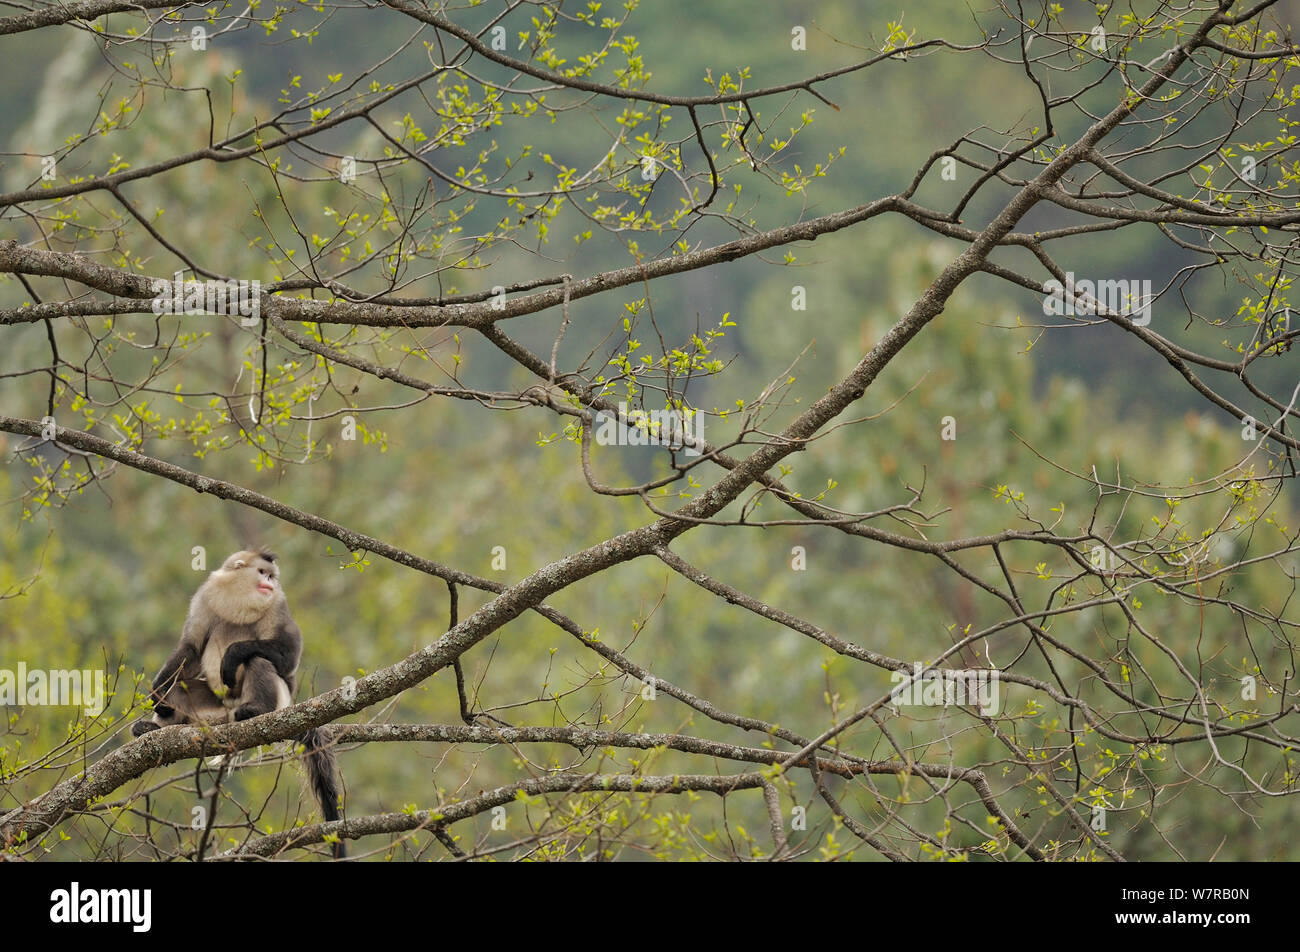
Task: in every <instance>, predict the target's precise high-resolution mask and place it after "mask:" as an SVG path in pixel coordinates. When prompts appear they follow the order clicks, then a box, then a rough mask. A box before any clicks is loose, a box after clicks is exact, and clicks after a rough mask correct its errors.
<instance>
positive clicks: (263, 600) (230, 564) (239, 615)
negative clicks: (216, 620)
mask: <svg viewBox="0 0 1300 952" xmlns="http://www.w3.org/2000/svg"><path fill="white" fill-rule="evenodd" d="M205 588H207V589H208V590H209V593H208V603H209V605H211V607H212V610H213V611H214V612H216V613H217V614H218V615H220V616H221V617H222V618H224V619H226V620H227V621H231V622H234V623H235V624H239V625H247V624H251V623H252V622H255V621H257V619H259V618H261V617H262V616H263V615H264V614H266V612H267V610H268V609H270V608H271V606H272V605H274V604H276V602H278V601H281V600H283V599H284V591H283V590H282V589H281V588H280V567H279V566H278V565H276V564H275V556H274V555H273V554H272V553H270V552H267V551H266V550H262V551H259V552H254V551H252V550H245V551H243V552H236V553H235V554H234V555H232V556H230V557H229V558H227V559H226V561H225V562H223V563H222V564H221V568H219V569H217V570H216V571H215V572H213V573H212V574H211V575H210V576H208V583H207V585H206V586H205Z"/></svg>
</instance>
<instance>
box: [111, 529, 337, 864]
mask: <svg viewBox="0 0 1300 952" xmlns="http://www.w3.org/2000/svg"><path fill="white" fill-rule="evenodd" d="M301 657H302V632H301V631H299V630H298V626H297V624H295V623H294V620H293V617H292V616H291V615H290V614H289V603H288V601H287V600H286V599H285V597H284V590H283V589H282V588H281V586H280V569H279V566H278V565H276V564H275V556H274V555H272V554H271V553H270V552H266V551H258V552H254V551H243V552H236V553H235V554H234V555H232V556H230V558H228V559H226V561H225V562H224V563H223V564H222V566H221V568H219V569H217V570H216V571H215V572H213V573H212V574H211V575H209V576H208V579H207V581H206V582H204V583H203V584H202V585H201V586H199V590H198V591H197V592H195V593H194V597H193V598H192V599H191V600H190V612H189V615H188V616H187V617H186V619H185V627H184V629H183V630H182V631H181V640H180V643H179V644H178V645H177V646H176V650H175V651H173V652H172V653H171V656H170V657H169V658H168V659H167V660H166V662H164V663H163V666H162V670H160V671H159V672H158V676H157V677H156V678H154V680H153V691H152V698H153V702H154V713H153V717H152V718H149V719H148V720H141V721H137V722H136V723H135V724H134V725H133V726H132V728H131V730H132V733H134V734H135V736H137V737H139V736H141V735H142V734H146V733H148V732H149V731H152V730H157V729H158V728H160V727H169V726H171V725H173V724H227V723H230V722H231V721H243V720H247V719H248V718H250V717H257V716H258V715H260V714H267V713H269V712H271V711H277V710H279V709H280V708H282V707H288V706H289V705H290V704H291V703H292V701H293V692H294V689H295V687H297V673H298V662H299V659H301ZM214 685H215V686H216V687H214ZM298 742H299V743H300V744H302V745H303V746H304V747H306V748H307V754H306V763H307V779H308V782H309V783H310V785H311V788H312V793H313V794H314V795H315V797H316V800H317V802H318V803H319V804H320V809H321V815H322V816H323V817H324V818H325V819H326V820H327V821H328V820H337V819H339V818H340V815H341V814H340V812H339V797H340V794H341V789H340V788H341V784H340V780H339V771H338V761H337V758H336V757H335V755H334V749H333V747H332V746H331V744H330V743H329V735H328V734H327V733H326V732H325V731H324V730H322V729H321V728H319V727H315V728H312V729H311V730H309V731H308V732H307V733H305V734H303V735H302V737H300V738H298ZM333 851H334V855H335V856H336V857H341V856H344V855H345V850H344V848H343V843H342V841H341V840H340V842H338V843H336V844H334V846H333Z"/></svg>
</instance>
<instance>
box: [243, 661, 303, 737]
mask: <svg viewBox="0 0 1300 952" xmlns="http://www.w3.org/2000/svg"><path fill="white" fill-rule="evenodd" d="M289 703H290V697H289V688H288V686H287V685H286V684H285V683H284V679H283V678H281V677H280V675H278V674H277V673H276V671H275V665H274V664H272V663H271V662H270V661H267V660H266V659H265V658H260V657H259V658H250V659H249V660H248V663H247V664H246V665H245V666H244V672H243V683H242V684H241V685H240V689H239V706H238V707H237V708H235V720H237V721H246V720H248V719H249V718H250V717H257V716H259V715H261V714H269V713H270V712H271V711H278V710H279V709H280V708H282V707H288V706H289Z"/></svg>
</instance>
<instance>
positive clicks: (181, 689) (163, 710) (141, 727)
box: [131, 678, 230, 737]
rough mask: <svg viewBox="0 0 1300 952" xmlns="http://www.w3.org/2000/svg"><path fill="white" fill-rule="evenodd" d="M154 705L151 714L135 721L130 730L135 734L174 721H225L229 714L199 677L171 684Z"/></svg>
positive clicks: (191, 722) (207, 722) (140, 733)
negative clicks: (163, 695) (163, 696)
mask: <svg viewBox="0 0 1300 952" xmlns="http://www.w3.org/2000/svg"><path fill="white" fill-rule="evenodd" d="M163 700H164V703H162V704H158V703H155V704H154V712H153V717H151V718H147V719H145V720H140V721H136V722H135V723H134V724H132V725H131V733H132V734H134V735H135V736H136V737H140V736H141V735H143V734H147V733H149V732H150V731H156V730H157V729H158V728H160V727H171V726H172V725H174V724H225V723H227V722H228V721H229V720H230V714H229V712H228V711H227V710H226V708H225V706H224V705H223V704H222V703H221V698H219V697H217V696H216V695H215V694H213V693H212V691H211V690H210V689H209V688H208V684H207V682H206V681H204V680H203V679H202V678H190V679H188V680H185V681H181V682H180V683H178V684H176V685H174V686H173V687H172V689H171V690H170V691H168V692H167V694H166V697H165V698H164V699H163Z"/></svg>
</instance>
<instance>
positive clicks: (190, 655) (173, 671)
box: [150, 641, 199, 716]
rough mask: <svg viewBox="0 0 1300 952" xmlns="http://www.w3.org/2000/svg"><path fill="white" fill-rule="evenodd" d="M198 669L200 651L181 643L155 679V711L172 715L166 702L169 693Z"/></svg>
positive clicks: (153, 694) (152, 694) (151, 694)
mask: <svg viewBox="0 0 1300 952" xmlns="http://www.w3.org/2000/svg"><path fill="white" fill-rule="evenodd" d="M198 669H199V653H198V651H197V650H196V649H195V647H194V646H193V645H192V644H190V643H189V641H181V643H180V644H179V645H177V646H176V650H175V651H173V652H172V653H171V656H170V657H168V659H167V660H166V661H164V662H163V666H162V669H161V670H159V672H158V676H157V677H155V678H154V679H153V690H152V691H151V692H150V697H151V698H152V699H153V705H154V710H156V711H158V712H159V713H160V714H163V715H164V716H165V715H167V714H170V713H171V706H170V705H169V704H167V703H166V701H165V700H164V699H165V698H166V697H167V693H168V692H169V691H171V689H172V688H173V687H174V686H175V685H176V683H177V682H178V681H183V680H185V679H186V678H187V677H190V676H192V673H193V672H197V671H198Z"/></svg>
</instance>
